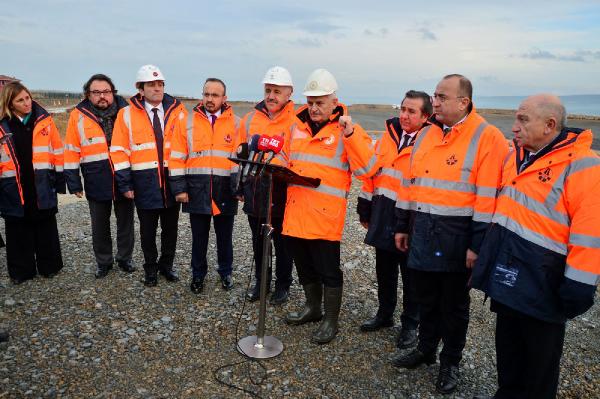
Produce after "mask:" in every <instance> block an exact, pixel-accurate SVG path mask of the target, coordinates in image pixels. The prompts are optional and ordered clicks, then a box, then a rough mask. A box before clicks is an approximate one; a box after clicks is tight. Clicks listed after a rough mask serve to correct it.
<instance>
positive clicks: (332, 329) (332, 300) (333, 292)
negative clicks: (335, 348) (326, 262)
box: [312, 287, 343, 344]
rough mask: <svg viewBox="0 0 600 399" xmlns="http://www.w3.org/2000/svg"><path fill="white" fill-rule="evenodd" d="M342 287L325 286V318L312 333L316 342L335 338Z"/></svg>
mask: <svg viewBox="0 0 600 399" xmlns="http://www.w3.org/2000/svg"><path fill="white" fill-rule="evenodd" d="M342 291H343V287H325V295H324V298H323V302H324V303H325V318H324V319H323V321H322V322H321V324H320V325H319V328H317V330H316V331H315V332H314V333H313V336H312V340H313V342H315V343H317V344H326V343H328V342H329V341H331V340H332V339H333V338H335V335H336V334H337V332H338V317H339V315H340V308H341V306H342Z"/></svg>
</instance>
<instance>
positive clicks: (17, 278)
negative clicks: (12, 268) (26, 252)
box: [10, 277, 33, 285]
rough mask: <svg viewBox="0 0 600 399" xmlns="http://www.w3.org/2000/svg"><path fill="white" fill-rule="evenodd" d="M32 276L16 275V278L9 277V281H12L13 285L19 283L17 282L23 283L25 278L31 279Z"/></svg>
mask: <svg viewBox="0 0 600 399" xmlns="http://www.w3.org/2000/svg"><path fill="white" fill-rule="evenodd" d="M32 278H33V277H24V278H21V277H16V278H11V279H10V282H11V283H13V284H14V285H19V284H23V283H24V282H25V281H27V280H31V279H32Z"/></svg>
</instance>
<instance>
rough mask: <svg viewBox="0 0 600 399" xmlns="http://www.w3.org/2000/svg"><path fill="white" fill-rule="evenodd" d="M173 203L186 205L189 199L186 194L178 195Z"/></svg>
mask: <svg viewBox="0 0 600 399" xmlns="http://www.w3.org/2000/svg"><path fill="white" fill-rule="evenodd" d="M175 201H177V202H184V203H188V202H190V197H189V196H188V193H179V194H177V195H176V196H175Z"/></svg>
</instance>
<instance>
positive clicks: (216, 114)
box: [204, 108, 222, 119]
mask: <svg viewBox="0 0 600 399" xmlns="http://www.w3.org/2000/svg"><path fill="white" fill-rule="evenodd" d="M204 113H205V114H206V116H207V117H208V119H210V116H211V115H214V116H216V117H217V118H218V117H219V116H221V114H222V112H221V109H220V108H219V109H218V110H217V112H214V113H213V112H209V111H208V110H207V109H206V108H205V109H204Z"/></svg>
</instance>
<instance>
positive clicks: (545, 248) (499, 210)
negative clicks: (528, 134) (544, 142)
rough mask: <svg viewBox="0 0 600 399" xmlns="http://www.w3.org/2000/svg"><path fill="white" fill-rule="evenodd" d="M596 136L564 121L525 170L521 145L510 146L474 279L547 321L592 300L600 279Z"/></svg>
mask: <svg viewBox="0 0 600 399" xmlns="http://www.w3.org/2000/svg"><path fill="white" fill-rule="evenodd" d="M592 140H593V136H592V132H591V131H590V130H586V131H582V130H580V129H564V130H563V132H562V133H561V134H560V135H559V137H557V139H556V140H555V141H554V142H553V143H552V144H551V145H550V146H549V148H547V149H544V150H545V151H544V150H542V151H544V152H545V153H544V154H543V155H541V156H539V157H536V159H534V160H533V161H532V162H530V164H529V165H528V166H527V167H526V168H525V169H524V170H522V171H521V173H518V167H519V166H521V162H522V159H523V150H522V149H517V150H515V151H512V152H511V154H510V157H509V158H508V159H507V162H506V163H505V165H504V169H503V173H502V187H501V190H500V192H499V195H498V202H497V205H496V211H495V213H494V217H493V219H492V223H493V224H492V227H491V229H490V230H489V232H488V234H487V235H486V237H485V241H484V243H483V246H482V248H481V252H480V254H479V258H478V261H477V264H476V266H475V268H474V270H473V277H472V283H473V287H475V288H478V289H481V290H482V291H484V292H485V293H487V295H489V296H490V297H492V298H493V299H495V300H496V301H498V302H500V303H502V304H504V305H506V306H508V307H510V308H512V309H515V310H517V311H519V312H522V313H525V314H527V315H529V316H531V317H534V318H537V319H540V320H544V321H547V322H555V323H563V322H565V320H566V319H567V318H572V317H575V316H577V315H579V314H581V313H583V312H585V311H586V310H587V309H589V307H590V306H592V304H593V299H594V296H595V294H596V286H597V285H598V282H599V281H600V230H598V226H600V212H599V209H600V158H599V157H598V156H597V155H596V154H595V153H594V152H593V151H592V150H591V144H592Z"/></svg>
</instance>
